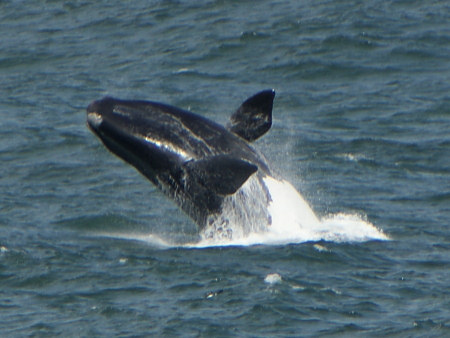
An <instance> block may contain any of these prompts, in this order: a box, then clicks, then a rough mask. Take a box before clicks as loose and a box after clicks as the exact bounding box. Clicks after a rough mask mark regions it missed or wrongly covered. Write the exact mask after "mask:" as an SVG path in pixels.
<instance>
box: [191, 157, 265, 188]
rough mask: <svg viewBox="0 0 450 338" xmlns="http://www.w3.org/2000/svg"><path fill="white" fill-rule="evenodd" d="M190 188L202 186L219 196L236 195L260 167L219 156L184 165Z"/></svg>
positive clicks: (233, 158)
mask: <svg viewBox="0 0 450 338" xmlns="http://www.w3.org/2000/svg"><path fill="white" fill-rule="evenodd" d="M184 168H185V172H186V174H187V177H186V178H187V179H188V180H189V181H190V182H189V183H188V184H189V185H190V186H195V185H198V184H200V185H201V186H203V187H205V188H207V189H209V190H211V191H213V192H215V193H216V194H219V195H231V194H234V193H235V192H236V191H237V190H238V189H239V188H240V187H241V186H242V185H243V184H244V183H245V181H247V179H248V178H249V177H250V176H251V175H252V174H253V173H255V172H256V171H257V170H258V167H257V166H256V165H254V164H252V163H249V162H247V161H244V160H241V159H238V158H235V157H232V156H228V155H217V156H211V157H208V158H205V159H203V160H198V161H189V162H186V163H185V164H184Z"/></svg>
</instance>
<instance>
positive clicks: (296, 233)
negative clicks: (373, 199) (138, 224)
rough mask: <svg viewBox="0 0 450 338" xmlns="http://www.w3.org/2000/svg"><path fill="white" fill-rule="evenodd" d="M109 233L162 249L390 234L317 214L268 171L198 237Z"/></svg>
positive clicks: (347, 217) (358, 220)
mask: <svg viewBox="0 0 450 338" xmlns="http://www.w3.org/2000/svg"><path fill="white" fill-rule="evenodd" d="M249 206H251V207H249ZM104 235H105V234H104ZM107 236H109V237H115V238H123V239H131V240H138V241H144V242H147V243H150V244H151V245H154V246H157V247H161V248H170V247H180V246H181V247H188V248H204V247H214V246H236V245H239V246H249V245H258V244H263V245H284V244H297V243H304V242H311V241H312V242H316V241H323V240H324V241H330V242H365V241H370V240H388V239H389V237H388V236H386V235H385V234H384V233H383V232H382V231H381V230H379V229H377V228H376V227H375V226H374V225H373V224H371V223H370V222H369V221H367V220H366V219H365V218H364V217H361V216H359V215H356V214H344V213H338V214H334V215H328V216H326V217H323V218H321V219H319V218H318V217H317V216H316V215H315V213H314V211H313V210H312V209H311V207H310V206H309V205H308V203H307V202H306V201H305V199H304V198H303V196H302V195H301V194H300V193H299V192H298V191H297V190H296V189H295V188H294V187H293V186H292V185H291V184H290V183H289V182H287V181H285V180H278V179H275V178H273V177H270V176H266V177H263V178H261V177H255V176H254V177H252V178H250V179H249V180H248V181H247V182H246V183H245V184H244V185H243V186H242V187H241V189H240V190H239V191H238V192H237V193H236V194H235V195H233V196H230V197H229V198H227V199H226V200H225V202H224V205H223V212H222V213H221V215H218V216H215V217H214V218H211V219H210V220H209V222H208V225H207V226H206V227H205V229H203V230H202V231H201V233H200V240H199V241H197V242H194V243H179V242H174V241H171V240H170V239H166V238H163V237H160V236H158V235H156V234H148V235H145V234H120V233H115V234H107Z"/></svg>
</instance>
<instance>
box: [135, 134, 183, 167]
mask: <svg viewBox="0 0 450 338" xmlns="http://www.w3.org/2000/svg"><path fill="white" fill-rule="evenodd" d="M144 139H145V141H147V142H149V143H151V144H153V145H155V146H157V147H158V148H161V149H162V150H166V151H169V152H171V153H174V154H177V155H178V156H180V157H181V158H183V160H184V161H189V160H191V159H192V157H191V156H190V155H189V154H188V153H187V152H186V151H184V150H183V149H182V148H180V147H177V146H175V145H173V144H171V143H169V142H167V141H164V142H161V141H160V140H157V139H155V138H152V137H149V136H145V137H144Z"/></svg>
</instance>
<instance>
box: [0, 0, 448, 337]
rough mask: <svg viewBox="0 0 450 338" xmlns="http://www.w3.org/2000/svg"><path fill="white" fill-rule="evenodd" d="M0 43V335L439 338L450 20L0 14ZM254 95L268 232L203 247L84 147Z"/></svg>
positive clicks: (424, 6)
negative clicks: (128, 108) (266, 116)
mask: <svg viewBox="0 0 450 338" xmlns="http://www.w3.org/2000/svg"><path fill="white" fill-rule="evenodd" d="M0 32H1V33H2V34H1V37H0V140H1V141H0V163H1V175H0V336H2V337H22V336H37V337H39V336H62V335H64V336H70V337H73V336H125V337H126V336H187V337H190V336H196V337H197V336H202V337H210V336H221V337H222V336H223V337H226V336H238V337H273V336H280V337H299V336H304V337H308V336H311V337H316V336H363V337H366V336H399V337H416V336H417V337H424V336H426V337H443V336H449V335H450V287H449V285H450V282H449V281H450V231H449V229H450V221H449V219H450V203H449V202H450V109H449V106H450V94H449V93H450V57H449V55H450V6H449V4H448V1H444V0H437V1H426V2H425V1H373V0H369V1H331V0H325V1H293V0H290V1H258V2H253V1H239V2H237V1H236V2H232V1H218V0H217V1H133V2H128V1H127V2H125V1H97V2H87V1H86V2H85V1H65V2H63V1H0ZM267 88H274V89H275V90H276V92H277V95H276V98H275V102H274V123H273V126H272V129H271V130H270V131H269V132H268V134H267V135H265V136H264V137H262V138H261V139H260V140H258V141H257V142H256V143H255V147H256V148H258V149H259V150H260V151H261V152H263V153H264V154H265V156H266V157H267V159H268V161H269V163H271V165H272V167H273V169H274V171H275V172H276V173H277V174H278V175H279V177H280V179H281V178H282V179H285V180H286V182H290V184H291V185H292V186H293V187H295V189H292V188H291V186H290V184H289V183H286V182H284V181H283V182H281V181H279V182H278V183H277V182H275V183H274V182H273V181H270V182H269V184H270V185H271V189H272V190H271V191H273V192H274V193H276V194H277V198H278V199H277V200H278V201H280V203H278V204H277V205H272V206H270V207H271V208H272V209H271V211H272V212H273V213H274V214H276V215H277V217H278V218H277V219H278V220H279V221H278V222H277V228H276V229H274V231H271V232H266V233H263V234H260V233H252V234H247V235H245V236H240V237H239V236H238V237H237V238H234V239H233V240H231V241H223V240H213V241H211V240H210V241H208V239H205V238H203V237H202V236H201V234H200V233H199V230H198V229H197V228H196V226H195V224H193V223H192V221H190V220H189V219H188V218H187V217H186V216H185V215H184V214H183V213H182V212H181V211H179V210H178V208H177V207H176V206H175V205H174V203H173V202H171V201H170V200H168V199H166V198H165V197H164V196H163V195H162V194H161V193H160V192H159V191H157V190H156V188H155V187H153V186H152V185H151V184H150V182H148V181H147V180H146V179H145V178H144V177H142V176H141V175H140V174H139V173H138V172H137V171H136V170H134V169H133V168H132V167H131V166H129V165H127V164H125V163H124V162H123V161H121V160H119V159H118V158H117V157H115V156H113V155H111V154H110V153H109V152H108V151H107V150H106V149H105V148H104V147H103V146H102V145H101V144H100V142H98V140H97V139H96V138H95V137H94V135H92V134H91V133H90V132H89V131H88V129H87V128H86V107H87V105H88V104H89V103H90V102H91V101H92V100H95V99H98V98H101V97H102V96H105V95H112V96H117V97H120V98H128V99H148V100H154V101H161V102H165V103H169V104H172V105H176V106H180V107H182V108H185V109H189V110H191V111H193V112H195V113H198V114H201V115H203V116H206V117H208V118H211V119H213V120H215V121H217V122H220V123H223V124H225V123H226V122H227V121H228V118H229V116H230V115H231V114H232V113H233V112H234V110H235V109H236V108H237V107H238V106H239V105H240V103H241V102H242V101H244V100H245V99H246V98H247V97H249V96H251V95H253V94H254V93H256V92H258V91H259V90H262V89H267ZM295 190H297V191H298V192H299V193H297V192H296V191H295ZM295 201H297V202H295ZM299 203H300V204H299ZM315 218H316V219H317V222H316V223H315V224H316V227H315V228H313V227H312V226H311V224H312V223H311V222H306V223H305V224H304V225H303V227H302V228H301V229H299V228H298V227H296V226H295V224H296V223H295V222H297V220H300V221H299V222H302V220H304V219H315Z"/></svg>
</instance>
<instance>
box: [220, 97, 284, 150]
mask: <svg viewBox="0 0 450 338" xmlns="http://www.w3.org/2000/svg"><path fill="white" fill-rule="evenodd" d="M274 97H275V91H274V90H273V89H269V90H264V91H262V92H259V93H257V94H255V95H253V96H252V97H250V98H248V99H247V100H245V102H244V103H242V105H241V106H240V107H239V108H238V110H236V112H235V113H234V114H233V115H232V116H231V118H230V121H231V125H230V126H229V127H228V129H229V130H230V131H231V132H232V133H234V134H236V135H238V136H240V137H242V138H243V139H244V140H246V141H248V142H252V141H254V140H256V139H258V138H260V137H261V136H262V135H264V134H265V133H266V132H267V131H268V130H269V129H270V127H271V126H272V107H273V99H274Z"/></svg>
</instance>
